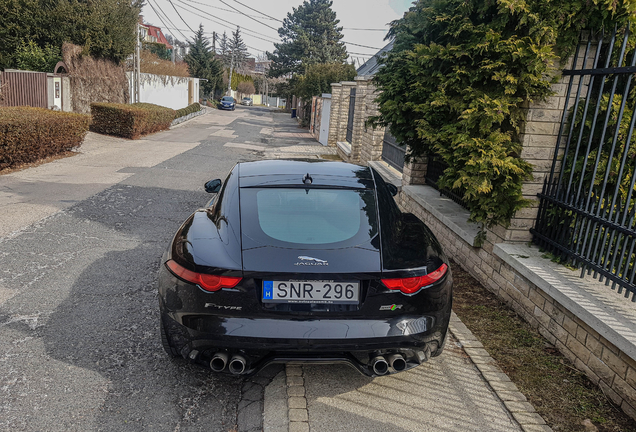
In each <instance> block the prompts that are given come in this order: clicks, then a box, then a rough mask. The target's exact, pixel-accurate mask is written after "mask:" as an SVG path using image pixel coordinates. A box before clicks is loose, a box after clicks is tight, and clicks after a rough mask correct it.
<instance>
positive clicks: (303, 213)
mask: <svg viewBox="0 0 636 432" xmlns="http://www.w3.org/2000/svg"><path fill="white" fill-rule="evenodd" d="M240 199H241V225H242V229H243V234H245V235H247V236H249V237H251V238H252V239H254V240H257V241H258V242H259V243H264V244H268V245H273V246H282V247H305V246H306V247H309V248H311V247H312V246H324V245H332V246H333V247H349V246H354V245H357V244H361V243H365V242H368V241H369V240H370V239H372V238H373V237H375V236H376V235H377V225H378V224H377V212H376V207H375V196H374V194H373V191H371V190H362V189H317V188H309V189H303V188H244V189H241V198H240Z"/></svg>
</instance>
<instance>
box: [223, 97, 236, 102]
mask: <svg viewBox="0 0 636 432" xmlns="http://www.w3.org/2000/svg"><path fill="white" fill-rule="evenodd" d="M221 100H222V101H224V102H234V98H232V97H230V96H223V99H221Z"/></svg>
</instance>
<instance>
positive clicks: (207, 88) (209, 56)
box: [185, 25, 223, 95]
mask: <svg viewBox="0 0 636 432" xmlns="http://www.w3.org/2000/svg"><path fill="white" fill-rule="evenodd" d="M185 62H186V63H187V65H188V69H189V70H190V76H193V77H196V78H203V79H206V80H208V81H207V82H205V81H204V82H202V83H201V88H202V89H203V92H204V94H206V95H210V94H213V93H214V90H216V89H217V88H220V87H221V85H222V82H223V65H222V64H221V62H220V61H219V60H217V58H216V55H215V54H214V53H213V52H212V49H211V48H210V41H209V40H208V39H207V38H206V37H205V36H203V25H199V30H198V31H197V32H196V33H195V35H194V38H193V39H192V41H191V42H190V52H189V53H188V55H187V56H186V57H185Z"/></svg>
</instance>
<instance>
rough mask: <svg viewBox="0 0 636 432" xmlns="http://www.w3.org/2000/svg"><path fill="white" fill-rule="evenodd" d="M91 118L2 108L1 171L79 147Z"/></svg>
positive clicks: (80, 115) (34, 109)
mask: <svg viewBox="0 0 636 432" xmlns="http://www.w3.org/2000/svg"><path fill="white" fill-rule="evenodd" d="M90 121H91V118H90V116H88V115H85V114H74V113H66V112H59V111H51V110H47V109H44V108H31V107H10V108H0V169H4V168H9V167H13V166H16V165H19V164H23V163H29V162H35V161H37V160H39V159H42V158H45V157H49V156H54V155H56V154H59V153H62V152H65V151H69V150H71V149H73V148H75V147H79V146H80V145H81V144H82V141H83V140H84V137H85V136H86V132H88V127H89V125H90Z"/></svg>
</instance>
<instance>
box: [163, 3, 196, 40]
mask: <svg viewBox="0 0 636 432" xmlns="http://www.w3.org/2000/svg"><path fill="white" fill-rule="evenodd" d="M168 3H170V4H171V5H172V8H173V9H174V11H175V12H176V13H177V15H179V18H181V21H183V23H184V24H185V25H186V27H187V28H189V29H190V31H191V32H192V33H194V34H195V35H196V33H197V32H195V31H194V30H192V28H191V27H190V26H189V25H188V23H187V22H186V20H184V19H183V17H182V16H181V14H180V13H179V11H178V10H177V8H176V6H175V5H174V3H172V0H168Z"/></svg>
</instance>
